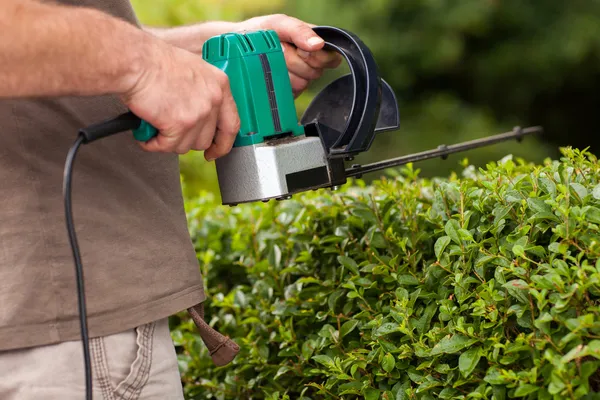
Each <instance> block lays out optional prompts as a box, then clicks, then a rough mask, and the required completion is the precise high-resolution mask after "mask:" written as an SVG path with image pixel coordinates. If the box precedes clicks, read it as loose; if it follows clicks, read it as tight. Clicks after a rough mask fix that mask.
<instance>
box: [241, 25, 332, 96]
mask: <svg viewBox="0 0 600 400" xmlns="http://www.w3.org/2000/svg"><path fill="white" fill-rule="evenodd" d="M313 27H314V25H312V24H309V23H306V22H303V21H301V20H299V19H297V18H294V17H289V16H287V15H285V14H273V15H266V16H261V17H255V18H251V19H248V20H246V21H243V22H241V23H240V24H239V30H240V31H252V30H259V29H265V30H274V31H275V32H276V33H277V35H278V36H279V40H280V41H281V45H282V47H283V51H284V55H285V61H286V64H287V67H288V71H289V74H290V80H291V83H292V90H293V91H294V96H295V97H298V96H299V95H300V94H301V93H302V92H303V91H304V90H306V88H307V87H308V85H309V84H310V81H312V80H315V79H318V78H320V77H321V75H322V74H323V71H324V70H325V69H326V68H337V67H338V66H339V65H340V63H341V61H342V58H341V56H340V55H339V54H338V53H336V52H333V51H327V50H323V45H324V42H323V39H321V38H320V37H319V36H318V35H317V34H316V33H315V32H314V31H313V29H312V28H313Z"/></svg>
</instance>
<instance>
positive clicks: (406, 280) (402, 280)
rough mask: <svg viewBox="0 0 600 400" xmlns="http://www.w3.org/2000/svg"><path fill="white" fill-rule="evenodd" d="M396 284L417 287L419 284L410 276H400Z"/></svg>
mask: <svg viewBox="0 0 600 400" xmlns="http://www.w3.org/2000/svg"><path fill="white" fill-rule="evenodd" d="M398 283H399V284H401V285H406V286H410V285H418V284H419V283H420V282H419V280H418V279H417V278H415V277H414V276H412V275H400V276H398Z"/></svg>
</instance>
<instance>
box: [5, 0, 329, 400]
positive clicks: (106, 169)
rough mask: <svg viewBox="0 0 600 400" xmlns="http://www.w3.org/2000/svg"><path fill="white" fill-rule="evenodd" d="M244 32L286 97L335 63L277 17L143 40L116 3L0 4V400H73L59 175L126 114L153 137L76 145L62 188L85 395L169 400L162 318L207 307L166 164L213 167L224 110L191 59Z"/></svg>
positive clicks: (172, 393)
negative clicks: (67, 204)
mask: <svg viewBox="0 0 600 400" xmlns="http://www.w3.org/2000/svg"><path fill="white" fill-rule="evenodd" d="M253 29H274V30H275V31H277V33H278V34H279V36H280V39H281V40H282V41H284V42H286V44H285V57H286V62H287V65H288V68H289V70H290V77H291V81H292V85H293V88H294V91H295V93H296V95H297V94H299V93H301V92H302V91H303V90H304V89H305V88H306V87H307V85H308V83H309V82H310V81H311V80H313V79H315V78H317V77H319V76H320V74H321V73H322V70H323V69H324V68H333V67H335V66H337V65H338V64H339V62H340V59H339V58H337V57H335V56H332V55H331V54H328V53H327V52H325V51H323V50H321V49H322V46H323V42H322V40H321V39H320V38H319V37H317V36H316V35H315V34H314V32H313V31H312V30H311V29H310V26H309V25H308V24H306V23H303V22H301V21H298V20H296V19H294V18H291V17H288V16H285V15H272V16H265V17H257V18H252V19H250V20H247V21H244V22H238V23H228V22H211V23H204V24H199V25H195V26H189V27H182V28H176V29H172V30H163V29H161V30H153V29H144V28H143V27H141V26H140V24H139V23H138V21H137V20H136V17H135V15H134V13H133V10H132V8H131V6H130V4H129V3H128V1H127V0H61V1H58V2H56V1H52V2H43V1H41V0H4V1H3V2H2V7H0V31H1V32H2V34H1V35H0V124H1V125H0V126H1V127H2V131H1V133H0V187H1V188H2V191H1V195H0V196H1V200H2V207H0V398H1V399H3V400H13V399H19V400H30V399H45V400H54V399H61V400H71V399H73V400H75V399H77V400H80V399H83V398H84V393H85V385H84V373H83V361H82V360H83V352H82V346H81V342H79V338H80V336H79V335H80V330H79V322H78V315H79V313H78V308H77V296H76V281H75V275H74V268H73V259H72V254H71V249H70V247H69V242H68V237H67V233H66V229H65V222H64V217H65V215H64V208H63V198H62V192H61V190H62V172H63V171H62V170H63V167H64V162H65V158H66V154H67V151H68V149H69V147H70V146H71V145H72V143H73V141H74V139H75V137H76V134H77V130H78V129H79V128H81V127H85V126H88V125H90V124H93V123H96V122H99V121H102V120H105V119H108V118H112V117H115V116H117V115H118V114H120V113H122V112H125V111H126V110H127V109H130V110H132V111H133V112H134V113H135V114H137V115H138V116H139V117H141V118H143V119H145V120H146V121H148V122H149V123H151V124H152V125H154V126H155V127H157V128H158V129H159V130H160V133H159V135H158V137H156V138H155V139H153V140H151V141H150V142H149V143H146V144H139V143H136V142H135V140H133V138H132V137H131V135H130V134H129V135H128V134H121V135H115V136H112V137H109V138H106V139H103V140H101V141H98V142H94V144H93V145H90V146H84V147H83V148H82V149H81V150H80V153H79V155H78V157H77V164H76V169H75V172H74V178H73V179H74V182H73V209H74V213H75V223H76V229H77V234H78V239H79V245H80V249H81V253H82V258H83V268H84V271H85V284H86V297H87V308H88V326H89V332H90V335H91V337H92V340H91V355H92V366H93V374H94V381H93V382H94V398H95V399H107V400H108V399H121V398H123V399H162V400H164V399H181V398H182V397H183V395H182V390H181V385H180V380H179V373H178V368H177V360H176V356H175V351H174V347H173V344H172V342H171V338H170V335H169V329H168V325H167V318H168V317H169V316H170V315H173V314H174V313H177V312H179V311H181V310H185V309H190V310H197V308H195V307H196V306H198V305H199V304H201V303H202V302H203V301H204V300H205V298H206V297H205V293H204V289H203V285H202V277H201V276H200V273H199V268H198V263H197V259H196V256H195V252H194V248H193V246H192V243H191V241H190V238H189V235H188V231H187V224H186V217H185V214H184V209H183V201H182V196H181V188H180V183H179V169H178V159H177V155H178V154H184V153H186V152H188V151H190V150H198V151H204V156H205V157H206V159H207V160H214V159H216V158H218V157H221V156H223V155H225V154H227V153H228V152H229V150H230V149H231V146H232V143H233V140H234V137H235V135H236V132H237V130H238V127H239V124H240V122H239V117H238V115H237V109H236V105H235V102H234V100H233V98H232V95H231V91H230V88H229V83H228V80H227V76H226V75H225V74H224V73H223V72H222V71H220V70H219V69H217V68H214V67H212V66H211V65H209V64H207V63H206V62H204V61H203V59H202V57H201V49H202V44H203V43H204V41H205V40H207V39H208V38H209V37H211V36H213V35H216V34H220V33H224V32H228V31H243V30H253ZM195 316H196V321H197V323H198V324H199V326H200V325H201V324H202V323H203V321H201V318H200V319H198V315H197V314H196V315H195ZM205 333H206V332H205ZM208 333H209V334H213V333H215V332H208ZM213 350H218V349H213Z"/></svg>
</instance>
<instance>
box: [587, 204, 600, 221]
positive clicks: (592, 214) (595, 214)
mask: <svg viewBox="0 0 600 400" xmlns="http://www.w3.org/2000/svg"><path fill="white" fill-rule="evenodd" d="M585 217H586V219H587V220H588V221H590V222H592V223H594V224H600V209H599V208H598V207H590V208H589V209H588V210H587V212H586V213H585Z"/></svg>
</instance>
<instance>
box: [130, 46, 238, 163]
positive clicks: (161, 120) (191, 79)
mask: <svg viewBox="0 0 600 400" xmlns="http://www.w3.org/2000/svg"><path fill="white" fill-rule="evenodd" d="M148 59H149V60H152V61H151V62H149V63H147V64H144V66H143V69H142V70H141V73H140V75H139V77H138V78H137V79H136V81H135V83H134V84H133V85H132V86H131V88H130V89H129V90H128V91H127V92H126V93H124V94H123V95H122V99H123V101H124V103H125V104H126V105H127V106H128V107H129V109H130V110H131V111H132V112H133V113H134V114H136V115H137V116H138V117H140V118H142V119H144V120H146V121H147V122H149V123H150V124H152V125H153V126H154V127H155V128H156V129H158V130H159V134H158V136H157V137H155V138H153V139H151V140H150V141H148V142H147V143H144V144H141V146H142V147H143V148H144V149H145V150H147V151H154V152H175V153H178V154H185V153H187V152H188V151H190V150H205V152H204V157H205V158H206V159H207V160H208V161H211V160H214V159H216V158H219V157H221V156H224V155H225V154H227V153H228V152H229V151H230V150H231V147H232V146H233V142H234V140H235V137H236V135H237V133H238V131H239V129H240V119H239V116H238V112H237V108H236V104H235V101H234V99H233V95H232V94H231V90H230V87H229V80H228V78H227V75H226V74H225V73H224V72H223V71H221V70H220V69H218V68H217V67H214V66H212V65H210V64H209V63H207V62H206V61H204V60H203V59H202V57H200V56H198V55H196V54H193V53H190V52H188V51H185V50H182V49H179V48H177V47H173V46H170V45H168V44H164V43H161V44H160V45H156V46H155V47H154V51H153V54H152V55H151V56H150V57H148Z"/></svg>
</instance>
